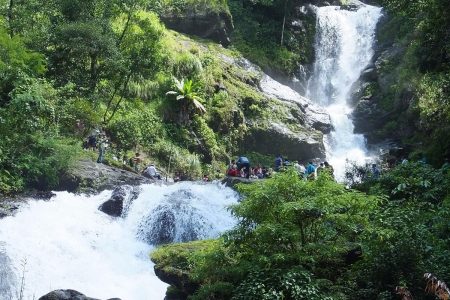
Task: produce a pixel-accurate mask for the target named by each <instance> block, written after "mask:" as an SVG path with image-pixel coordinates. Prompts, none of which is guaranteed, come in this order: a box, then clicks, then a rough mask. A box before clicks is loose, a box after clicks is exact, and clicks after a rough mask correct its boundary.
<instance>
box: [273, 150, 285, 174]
mask: <svg viewBox="0 0 450 300" xmlns="http://www.w3.org/2000/svg"><path fill="white" fill-rule="evenodd" d="M282 166H283V156H281V155H280V154H278V155H277V157H276V158H275V168H274V170H275V171H276V172H278V171H280V169H281V167H282Z"/></svg>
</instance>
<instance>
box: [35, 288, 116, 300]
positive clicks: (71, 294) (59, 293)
mask: <svg viewBox="0 0 450 300" xmlns="http://www.w3.org/2000/svg"><path fill="white" fill-rule="evenodd" d="M39 300H99V299H97V298H91V297H87V296H86V295H84V294H82V293H80V292H78V291H75V290H70V289H69V290H55V291H53V292H50V293H48V294H46V295H44V296H42V297H41V298H39ZM107 300H121V299H120V298H110V299H107Z"/></svg>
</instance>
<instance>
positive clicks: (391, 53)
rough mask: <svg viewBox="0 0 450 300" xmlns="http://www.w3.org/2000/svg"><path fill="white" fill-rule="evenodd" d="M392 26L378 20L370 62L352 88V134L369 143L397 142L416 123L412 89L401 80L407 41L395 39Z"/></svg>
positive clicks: (386, 18)
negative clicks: (373, 53)
mask: <svg viewBox="0 0 450 300" xmlns="http://www.w3.org/2000/svg"><path fill="white" fill-rule="evenodd" d="M393 22H394V21H393V19H392V18H391V17H390V16H388V15H385V16H383V17H382V19H381V20H380V22H379V24H378V27H377V48H376V52H375V55H374V58H373V61H372V63H371V64H370V65H369V66H368V67H367V68H366V69H365V70H364V71H363V72H362V74H361V77H360V78H359V80H358V82H356V83H355V84H354V85H353V87H352V94H353V95H352V99H353V104H354V105H355V109H354V111H353V115H352V117H353V122H354V125H355V132H357V133H362V134H364V135H365V136H366V137H367V139H368V142H369V143H380V142H383V141H386V140H391V141H394V142H398V141H400V140H401V139H402V138H405V137H408V136H411V135H412V134H413V133H414V130H415V129H414V128H415V123H416V122H417V121H416V120H415V119H414V113H412V112H411V103H412V102H413V97H414V93H413V90H412V87H411V86H410V85H409V84H405V83H401V80H400V78H401V76H402V75H401V72H402V61H403V59H404V56H405V55H406V51H407V49H406V44H405V43H407V40H403V41H397V40H396V39H395V32H394V31H393V30H392V28H393V26H394V27H395V24H393Z"/></svg>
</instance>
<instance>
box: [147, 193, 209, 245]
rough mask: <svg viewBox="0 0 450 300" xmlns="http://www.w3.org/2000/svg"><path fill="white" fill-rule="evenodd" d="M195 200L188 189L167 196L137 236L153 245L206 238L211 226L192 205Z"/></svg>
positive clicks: (149, 216)
mask: <svg viewBox="0 0 450 300" xmlns="http://www.w3.org/2000/svg"><path fill="white" fill-rule="evenodd" d="M194 198H195V196H194V195H193V194H192V193H191V192H190V191H189V190H180V191H177V192H174V193H172V194H169V195H167V196H166V200H165V201H164V203H163V204H160V205H158V206H157V207H156V208H155V209H153V210H152V211H151V212H150V214H149V215H148V216H147V217H146V218H145V220H144V221H143V222H142V223H141V224H140V226H139V228H140V229H139V233H138V235H139V236H140V237H141V238H142V239H143V240H145V241H146V242H148V243H149V244H152V245H162V244H168V243H173V242H189V241H195V240H198V239H203V238H206V237H207V234H208V232H209V231H210V230H211V228H212V225H211V224H208V223H207V222H206V220H205V219H204V218H203V217H202V216H201V215H200V213H199V212H198V211H197V209H196V208H194V207H193V206H192V205H191V202H192V201H193V200H194Z"/></svg>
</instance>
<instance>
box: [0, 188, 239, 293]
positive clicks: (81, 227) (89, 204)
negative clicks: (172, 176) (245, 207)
mask: <svg viewBox="0 0 450 300" xmlns="http://www.w3.org/2000/svg"><path fill="white" fill-rule="evenodd" d="M134 191H135V192H136V195H137V197H136V198H135V196H133V195H134ZM55 194H56V196H54V197H52V198H51V199H49V200H38V199H29V200H28V201H27V202H25V203H23V205H22V204H21V205H20V206H19V208H18V209H17V212H16V213H15V215H14V216H12V217H6V218H3V219H0V299H2V300H3V299H10V298H11V297H9V296H10V295H11V294H12V296H13V298H12V299H15V296H16V294H17V291H19V290H20V278H21V276H22V269H23V268H22V264H23V261H24V259H26V266H25V268H26V272H25V274H26V278H25V279H26V288H25V291H24V299H33V295H36V296H37V297H36V298H35V299H38V298H39V296H42V295H45V296H42V297H41V299H45V300H48V299H58V300H59V299H76V300H79V299H83V300H87V299H93V298H94V299H95V298H98V299H102V300H105V299H111V298H112V297H119V298H121V299H124V300H125V299H127V300H128V299H130V300H148V299H163V298H164V294H165V291H166V288H167V285H166V284H165V283H163V282H161V281H160V280H159V279H158V278H157V277H156V275H155V273H154V271H153V267H154V265H153V264H152V263H151V261H150V260H149V257H148V254H149V253H150V252H151V250H152V249H153V247H154V246H153V245H150V244H149V242H148V240H146V239H147V238H148V237H149V236H150V238H151V239H152V241H151V242H153V243H155V244H156V243H159V242H161V243H164V242H165V241H169V240H173V241H187V240H193V239H210V238H214V237H217V236H219V235H220V234H221V233H222V232H224V231H226V230H228V229H230V228H232V226H234V224H235V223H236V220H235V219H233V218H232V216H231V214H230V213H229V212H228V211H227V209H226V208H227V207H228V206H229V205H231V204H234V203H236V202H237V201H238V195H237V193H236V192H235V191H233V190H232V189H230V188H225V187H224V186H222V185H221V184H216V183H207V184H206V183H205V184H203V183H193V182H180V183H176V184H172V185H159V184H144V185H141V186H139V187H131V186H122V187H121V188H117V189H116V191H115V192H114V193H113V192H112V191H103V192H101V193H98V194H93V195H86V194H73V193H68V192H55ZM111 198H113V199H115V200H116V201H119V202H122V201H123V204H122V207H123V209H122V214H121V217H115V218H111V217H110V216H108V215H106V214H104V213H103V212H101V211H99V210H98V208H99V206H101V205H102V204H103V203H105V202H106V201H108V200H110V199H111ZM134 198H135V199H134ZM161 224H162V225H161ZM152 226H153V227H156V229H154V228H152ZM179 228H182V230H179ZM154 230H156V231H157V232H158V234H155V235H149V236H148V235H143V234H142V233H146V234H149V233H150V232H151V231H154ZM43 233H44V234H43ZM172 233H173V234H172ZM17 237H20V238H17ZM164 238H165V240H164ZM55 287H70V288H71V289H74V290H77V291H81V292H82V293H80V292H75V291H66V290H64V291H54V292H53V293H50V294H48V293H49V292H50V291H52V290H53V289H55ZM5 295H6V296H5ZM50 297H53V298H50ZM55 297H56V298H55ZM89 297H93V298H89Z"/></svg>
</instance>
